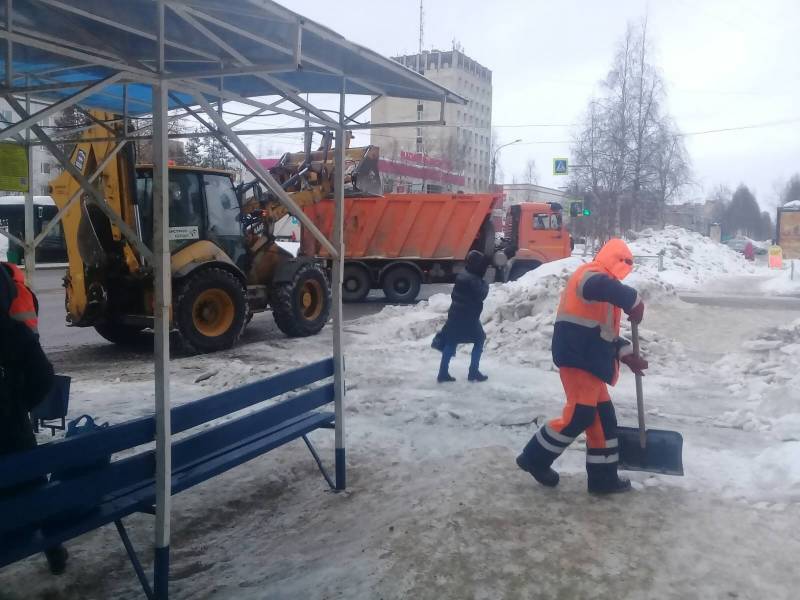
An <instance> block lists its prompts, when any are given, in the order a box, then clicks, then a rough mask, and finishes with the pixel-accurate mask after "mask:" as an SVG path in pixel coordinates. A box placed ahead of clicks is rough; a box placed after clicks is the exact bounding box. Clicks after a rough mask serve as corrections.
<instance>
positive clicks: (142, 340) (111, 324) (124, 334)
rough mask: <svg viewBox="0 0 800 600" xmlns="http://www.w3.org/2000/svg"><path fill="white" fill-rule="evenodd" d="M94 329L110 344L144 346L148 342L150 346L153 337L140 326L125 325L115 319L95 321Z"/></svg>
mask: <svg viewBox="0 0 800 600" xmlns="http://www.w3.org/2000/svg"><path fill="white" fill-rule="evenodd" d="M94 330H95V331H96V332H97V333H99V334H100V335H101V336H102V337H104V338H105V339H107V340H108V341H109V342H111V343H112V344H117V345H118V346H126V347H129V348H130V347H144V346H145V345H147V343H148V342H149V343H150V345H151V346H152V344H153V338H152V336H149V335H147V334H146V333H144V332H143V331H142V328H141V327H136V326H134V325H125V324H124V323H119V322H116V321H103V322H102V323H96V324H95V326H94Z"/></svg>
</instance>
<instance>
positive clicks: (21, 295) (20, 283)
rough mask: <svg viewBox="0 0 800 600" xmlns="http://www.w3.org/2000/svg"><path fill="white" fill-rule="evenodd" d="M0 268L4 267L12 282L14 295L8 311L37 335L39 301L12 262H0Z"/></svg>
mask: <svg viewBox="0 0 800 600" xmlns="http://www.w3.org/2000/svg"><path fill="white" fill-rule="evenodd" d="M0 268H5V270H6V271H7V272H8V275H9V276H10V277H11V280H12V281H13V282H14V287H15V289H16V295H15V297H14V299H13V300H12V302H11V307H10V309H9V311H8V316H10V317H11V318H12V319H14V320H15V321H20V322H22V323H25V324H26V325H27V326H28V328H29V329H30V330H31V331H33V333H35V334H36V335H37V336H38V335H39V316H38V313H39V301H38V299H37V298H36V295H35V294H34V293H33V292H32V291H31V289H30V288H29V287H28V286H27V285H25V274H24V273H23V272H22V269H20V268H19V267H18V266H17V265H15V264H14V263H9V262H4V263H0Z"/></svg>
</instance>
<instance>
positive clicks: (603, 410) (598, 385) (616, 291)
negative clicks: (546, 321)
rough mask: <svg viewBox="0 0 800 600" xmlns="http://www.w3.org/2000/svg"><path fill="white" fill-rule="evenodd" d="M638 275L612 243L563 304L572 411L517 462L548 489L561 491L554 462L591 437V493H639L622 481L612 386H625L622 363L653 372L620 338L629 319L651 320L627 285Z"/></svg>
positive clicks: (564, 374)
mask: <svg viewBox="0 0 800 600" xmlns="http://www.w3.org/2000/svg"><path fill="white" fill-rule="evenodd" d="M632 270H633V254H631V251H630V249H629V248H628V246H627V245H626V244H625V242H623V241H622V240H620V239H612V240H610V241H609V242H608V243H607V244H606V245H605V246H603V248H602V249H601V250H600V252H599V253H598V254H597V256H596V257H595V259H594V261H593V262H591V263H588V264H585V265H583V266H581V267H580V268H579V269H578V270H577V271H575V273H574V274H573V275H572V277H570V279H569V281H568V282H567V287H566V289H565V290H564V293H563V294H562V296H561V302H560V304H559V307H558V314H557V316H556V323H555V327H554V330H553V344H552V351H553V361H554V362H555V364H556V366H557V367H558V368H559V373H560V375H561V382H562V384H563V386H564V392H565V393H566V396H567V404H566V406H565V407H564V411H563V414H562V415H561V417H560V418H558V419H554V420H552V421H550V422H548V423H547V424H546V425H544V426H543V427H542V428H540V429H539V431H537V432H536V434H535V435H534V436H533V437H532V438H531V440H530V442H528V445H527V446H525V448H524V449H523V451H522V454H520V455H519V456H518V457H517V465H518V466H519V467H520V468H521V469H522V470H524V471H527V472H528V473H530V474H531V475H533V477H534V478H535V479H536V481H538V482H539V483H541V484H542V485H545V486H549V487H554V486H556V485H557V484H558V480H559V476H558V473H557V472H556V471H554V470H553V468H552V467H551V465H552V464H553V461H554V460H555V459H556V458H558V457H559V456H560V455H561V453H562V452H563V451H564V450H566V448H567V446H569V445H570V444H571V443H572V442H573V441H574V440H575V438H576V437H578V435H580V434H581V433H583V432H584V431H585V432H586V472H587V475H588V488H589V492H591V493H599V494H608V493H618V492H624V491H627V490H629V489H630V487H631V484H630V481H628V480H627V479H621V478H620V477H619V476H618V474H617V467H618V463H619V442H618V440H617V433H616V430H617V418H616V415H615V413H614V405H613V404H612V403H611V397H610V396H609V394H608V387H607V385H608V384H610V385H614V384H615V383H616V382H617V378H618V376H619V363H620V362H623V363H625V364H626V365H628V367H630V369H631V370H632V371H633V372H634V373H637V374H640V375H641V374H644V370H645V369H647V366H648V365H647V361H646V360H644V359H643V358H642V357H641V356H638V355H636V354H634V353H633V349H632V346H631V344H630V342H628V341H627V340H625V339H624V338H621V337H620V335H619V329H620V320H621V313H622V311H624V312H625V313H626V314H627V315H628V316H629V319H630V321H632V322H634V323H637V324H638V323H640V322H641V321H642V318H643V316H644V303H643V302H642V299H641V297H640V296H639V294H638V292H637V291H636V290H635V289H633V288H631V287H628V286H626V285H624V284H622V283H621V280H622V279H625V277H627V276H628V275H629V274H630V272H631V271H632Z"/></svg>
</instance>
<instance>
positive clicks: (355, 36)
mask: <svg viewBox="0 0 800 600" xmlns="http://www.w3.org/2000/svg"><path fill="white" fill-rule="evenodd" d="M283 3H284V4H285V5H286V6H289V7H291V8H292V9H293V10H295V11H297V12H299V13H300V14H302V15H304V16H306V17H309V18H310V19H313V20H316V21H318V22H321V23H324V24H326V25H327V26H328V27H330V28H331V29H334V30H335V31H337V32H338V33H340V34H342V35H344V36H345V37H347V38H349V39H351V40H353V41H355V42H358V43H360V44H362V45H364V46H367V47H369V48H371V49H373V50H376V51H378V52H380V53H381V54H384V55H386V56H394V55H397V54H401V53H412V52H415V51H416V49H417V45H418V36H419V21H418V17H419V2H418V0H370V1H368V2H365V1H364V0H337V1H336V2H329V1H323V0H292V1H291V2H289V1H288V0H283ZM645 15H646V16H647V17H648V22H649V30H650V32H651V34H652V39H653V41H654V43H655V49H656V62H657V64H658V65H659V66H660V68H661V71H662V74H663V76H664V79H665V80H666V83H667V91H668V106H667V108H668V110H669V111H670V112H671V114H672V115H673V116H674V117H675V120H676V121H677V124H678V126H679V127H680V129H681V130H682V131H683V132H686V133H689V132H697V131H707V130H711V129H722V128H732V127H741V126H747V125H759V124H764V123H771V122H775V121H793V122H791V123H784V124H781V125H776V126H771V127H759V128H754V129H746V130H737V131H730V132H724V133H713V134H704V135H693V136H688V137H687V138H686V143H687V147H688V150H689V153H690V155H691V158H692V163H693V167H694V172H695V177H696V180H697V183H698V187H697V188H696V189H695V190H693V191H692V192H691V194H690V195H691V197H692V198H702V197H705V195H706V194H707V192H708V191H710V190H711V189H713V188H714V187H715V186H716V185H718V184H721V183H722V184H727V185H730V186H731V187H735V186H736V185H738V184H739V183H740V182H744V183H746V184H747V185H749V186H750V187H751V189H753V190H754V191H755V193H756V195H757V197H758V199H759V201H760V202H762V204H764V205H768V204H770V203H771V202H772V201H773V197H774V195H775V192H774V188H775V185H776V182H780V181H783V180H785V179H787V178H788V177H789V176H790V175H791V174H793V173H795V172H800V1H798V0H761V1H756V0H663V1H656V0H651V1H650V2H647V1H645V0H602V1H594V0H559V1H558V2H552V1H548V2H545V1H541V0H493V1H491V2H489V1H486V0H426V1H425V44H424V45H425V47H426V48H427V49H433V48H436V49H440V50H446V49H449V48H451V47H452V44H453V40H454V39H455V40H456V41H457V42H458V43H460V44H461V45H462V46H463V49H464V52H466V53H467V54H468V55H469V56H470V57H472V58H473V59H475V60H477V61H478V62H480V63H481V64H483V65H484V66H486V67H488V68H489V69H491V70H492V71H493V83H494V92H493V114H492V123H493V126H494V127H496V128H497V129H498V132H499V133H500V137H501V139H502V140H503V141H508V142H510V141H512V140H514V139H516V138H522V139H523V143H521V144H518V145H516V146H511V147H509V148H506V149H504V150H503V151H502V157H501V167H502V170H503V172H504V175H505V181H506V182H510V181H511V178H512V176H514V175H517V176H518V177H519V176H520V175H521V174H522V171H523V168H524V166H525V163H526V161H527V160H528V159H530V158H533V159H535V160H536V163H537V165H538V171H539V179H540V183H541V184H543V185H547V186H554V187H557V186H559V185H564V180H563V178H558V177H553V176H552V174H551V172H552V159H553V157H556V156H569V143H568V140H570V138H571V134H572V131H573V128H572V127H571V126H569V124H570V123H574V122H576V120H577V119H578V118H579V117H580V115H581V114H582V112H583V110H584V109H585V107H586V105H587V103H588V101H589V100H590V98H591V97H592V95H593V94H596V93H598V92H599V90H600V86H599V85H598V82H599V81H600V80H601V79H602V78H603V77H604V76H605V74H606V73H607V71H608V69H609V66H610V64H611V60H612V57H613V54H614V49H615V46H616V44H617V43H618V41H619V39H620V38H621V36H622V35H623V33H624V31H625V26H626V23H627V22H628V21H629V20H635V21H636V20H639V19H641V18H642V17H644V16H645ZM530 124H555V125H560V126H558V127H516V126H518V125H530ZM508 126H515V127H508Z"/></svg>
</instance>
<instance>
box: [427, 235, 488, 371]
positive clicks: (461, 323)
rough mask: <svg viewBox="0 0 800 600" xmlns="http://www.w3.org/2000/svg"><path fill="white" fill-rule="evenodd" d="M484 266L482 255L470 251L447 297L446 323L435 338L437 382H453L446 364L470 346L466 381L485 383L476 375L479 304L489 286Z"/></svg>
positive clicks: (481, 337) (480, 328) (481, 333)
mask: <svg viewBox="0 0 800 600" xmlns="http://www.w3.org/2000/svg"><path fill="white" fill-rule="evenodd" d="M487 267H488V263H487V260H486V257H485V256H484V255H483V253H482V252H478V251H477V250H472V251H471V252H470V253H469V254H468V255H467V260H466V268H465V270H464V271H462V272H461V273H459V274H458V275H457V276H456V283H455V285H454V286H453V293H452V295H451V298H452V303H451V304H450V311H449V312H448V313H447V322H446V323H445V324H444V328H442V330H441V332H439V334H438V336H437V337H438V338H439V340H438V342H439V344H441V350H442V362H441V363H440V365H439V376H438V377H437V381H438V382H439V383H445V382H450V381H455V378H454V377H453V376H451V375H450V360H451V359H452V358H453V357H454V356H455V354H456V348H457V347H458V344H472V360H471V361H470V364H469V375H468V379H469V381H475V382H479V381H486V380H487V379H488V377H486V375H484V374H483V373H481V372H480V362H481V354H482V353H483V344H484V342H485V341H486V334H485V333H484V331H483V326H482V325H481V312H482V311H483V301H484V300H485V299H486V296H487V295H488V294H489V284H488V283H486V282H485V281H484V280H483V277H484V275H485V274H486V268H487Z"/></svg>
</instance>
